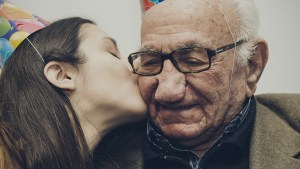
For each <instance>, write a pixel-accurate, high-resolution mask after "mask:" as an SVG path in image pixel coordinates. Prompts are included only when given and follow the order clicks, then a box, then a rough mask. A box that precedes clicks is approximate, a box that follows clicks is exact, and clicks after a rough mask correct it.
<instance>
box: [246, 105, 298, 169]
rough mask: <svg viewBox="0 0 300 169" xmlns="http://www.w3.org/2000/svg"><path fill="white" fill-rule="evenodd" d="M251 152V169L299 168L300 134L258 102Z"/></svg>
mask: <svg viewBox="0 0 300 169" xmlns="http://www.w3.org/2000/svg"><path fill="white" fill-rule="evenodd" d="M295 111H297V110H295ZM250 150H251V152H250V168H255V169H261V168H299V165H300V162H299V160H297V159H295V158H294V157H296V156H297V154H298V155H299V151H300V134H299V133H297V132H296V131H295V130H294V129H292V128H291V127H290V126H289V124H287V122H285V121H284V120H282V119H281V118H280V117H278V115H276V114H275V113H274V112H272V111H271V110H270V109H269V108H268V107H266V106H264V105H262V104H261V103H259V102H257V113H256V118H255V123H254V129H253V133H252V139H251V145H250Z"/></svg>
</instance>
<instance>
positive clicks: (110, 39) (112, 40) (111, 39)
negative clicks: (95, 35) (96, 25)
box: [101, 36, 118, 48]
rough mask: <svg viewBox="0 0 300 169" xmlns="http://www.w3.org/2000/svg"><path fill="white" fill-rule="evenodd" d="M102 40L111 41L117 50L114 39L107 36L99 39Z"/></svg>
mask: <svg viewBox="0 0 300 169" xmlns="http://www.w3.org/2000/svg"><path fill="white" fill-rule="evenodd" d="M103 39H107V40H109V41H111V42H112V43H113V44H114V46H115V47H116V48H118V45H117V41H116V40H115V39H114V38H112V37H109V36H105V37H103V38H101V40H103Z"/></svg>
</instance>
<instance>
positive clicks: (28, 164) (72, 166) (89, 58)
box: [0, 17, 146, 169]
mask: <svg viewBox="0 0 300 169" xmlns="http://www.w3.org/2000/svg"><path fill="white" fill-rule="evenodd" d="M0 104H1V107H0V132H1V135H0V168H1V167H2V168H1V169H3V168H5V169H11V168H13V169H23V168H24V169H25V168H26V169H88V168H91V167H92V164H91V163H92V162H91V161H92V160H91V154H92V151H93V149H94V148H95V146H96V145H97V144H98V143H99V142H100V141H101V139H102V138H103V136H105V135H106V134H107V133H108V132H110V131H111V130H112V129H114V128H115V127H117V126H119V125H122V124H125V123H129V122H133V121H137V120H140V119H142V118H143V117H144V116H145V112H146V106H145V104H144V102H143V100H142V98H141V96H140V93H139V90H138V87H137V85H136V81H135V79H134V77H133V76H132V74H131V72H130V71H129V70H128V69H127V67H126V66H125V65H124V64H123V63H122V62H121V61H120V54H119V51H118V48H117V45H116V42H115V41H114V40H113V39H112V38H110V37H109V36H108V35H107V34H106V33H105V32H104V31H103V30H102V29H100V28H99V27H97V26H95V24H94V23H93V22H91V21H89V20H86V19H82V18H78V17H76V18H67V19H62V20H58V21H56V22H54V23H52V24H51V25H49V26H48V27H46V28H44V29H41V30H39V31H37V32H35V33H33V34H31V35H30V36H29V37H28V38H26V39H25V40H24V41H23V42H22V43H21V44H20V45H19V46H18V48H17V49H16V50H15V51H14V53H13V54H12V55H11V56H10V58H9V59H8V60H7V62H6V64H5V65H4V68H3V70H2V73H1V77H0Z"/></svg>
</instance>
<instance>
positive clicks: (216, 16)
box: [141, 0, 239, 45]
mask: <svg viewBox="0 0 300 169" xmlns="http://www.w3.org/2000/svg"><path fill="white" fill-rule="evenodd" d="M224 14H225V15H226V19H227V21H228V24H229V26H230V28H231V30H232V31H237V30H238V25H239V23H238V20H237V19H236V17H235V13H234V10H233V6H232V4H231V3H228V2H227V3H225V2H224V1H223V0H221V1H220V2H219V1H218V0H188V1H182V0H166V1H164V2H162V3H160V4H158V5H156V6H154V7H152V8H151V9H149V10H148V11H147V12H146V13H145V15H144V17H143V22H142V31H141V33H142V34H141V39H142V45H143V44H144V43H147V42H145V41H147V40H149V37H152V38H151V39H154V38H153V35H160V36H159V37H170V38H172V37H174V38H175V39H177V38H176V37H175V36H176V35H178V36H181V35H180V34H182V36H184V35H186V34H189V32H197V37H190V38H194V39H193V41H195V40H196V41H197V38H201V39H203V41H206V42H207V41H208V40H209V41H210V42H209V43H210V44H216V45H218V43H220V44H221V43H224V41H230V42H231V41H233V38H232V35H231V33H230V29H229V28H228V25H227V23H226V20H225V16H224ZM186 37H187V38H188V37H189V36H186ZM157 40H159V39H157ZM169 40H170V39H169Z"/></svg>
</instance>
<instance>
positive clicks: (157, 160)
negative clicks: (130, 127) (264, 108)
mask: <svg viewBox="0 0 300 169" xmlns="http://www.w3.org/2000/svg"><path fill="white" fill-rule="evenodd" d="M255 112H256V104H255V99H254V98H250V99H248V100H247V101H246V103H245V106H244V108H243V109H242V111H241V112H240V113H239V114H238V116H237V117H236V118H235V119H233V120H232V121H231V122H230V124H229V125H228V126H227V127H226V128H225V130H224V133H223V135H222V136H221V137H220V138H219V139H218V140H217V141H216V143H215V144H214V145H213V146H212V147H211V148H210V149H209V150H208V151H207V152H206V153H205V154H204V155H203V156H201V157H199V156H198V155H197V154H195V153H194V152H192V151H190V150H186V149H184V148H182V147H180V146H178V145H174V144H172V143H171V142H170V141H169V140H168V139H167V138H166V137H164V136H163V134H162V133H161V132H160V131H158V130H156V129H155V128H154V127H153V126H152V124H151V122H150V121H148V124H147V137H146V140H145V145H144V167H145V169H160V168H161V169H168V168H170V169H171V168H172V169H184V168H186V169H225V168H228V169H229V168H230V169H235V168H236V169H246V168H249V145H250V135H251V133H252V132H251V131H252V128H253V124H254V119H255Z"/></svg>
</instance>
